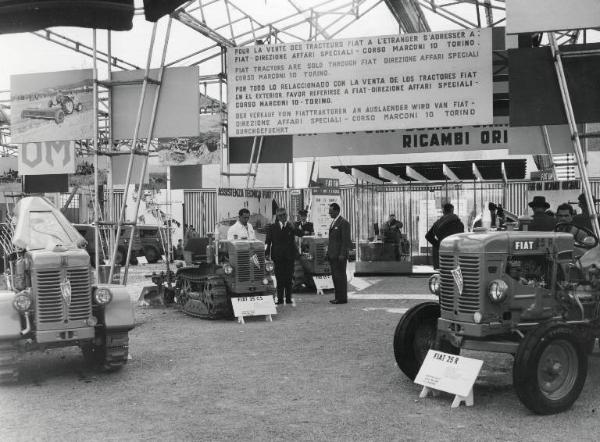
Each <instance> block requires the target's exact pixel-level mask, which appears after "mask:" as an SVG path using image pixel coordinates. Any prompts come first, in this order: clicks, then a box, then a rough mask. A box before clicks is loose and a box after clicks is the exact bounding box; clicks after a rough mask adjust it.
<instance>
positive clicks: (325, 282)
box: [313, 275, 334, 292]
mask: <svg viewBox="0 0 600 442" xmlns="http://www.w3.org/2000/svg"><path fill="white" fill-rule="evenodd" d="M313 281H314V282H315V287H316V289H317V292H322V291H323V290H331V289H333V288H334V287H333V278H332V277H331V275H316V276H313Z"/></svg>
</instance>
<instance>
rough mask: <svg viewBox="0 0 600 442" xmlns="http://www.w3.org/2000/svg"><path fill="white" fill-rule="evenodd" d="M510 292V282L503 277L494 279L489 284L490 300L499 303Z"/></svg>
mask: <svg viewBox="0 0 600 442" xmlns="http://www.w3.org/2000/svg"><path fill="white" fill-rule="evenodd" d="M507 294H508V284H507V283H506V282H504V281H503V280H501V279H494V280H493V281H492V282H490V285H489V286H488V296H489V297H490V301H492V302H493V303H495V304H498V303H500V302H502V301H504V300H505V299H506V295H507Z"/></svg>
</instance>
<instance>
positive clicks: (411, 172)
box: [406, 166, 429, 183]
mask: <svg viewBox="0 0 600 442" xmlns="http://www.w3.org/2000/svg"><path fill="white" fill-rule="evenodd" d="M406 176H407V177H409V178H412V179H413V180H415V181H421V182H423V183H428V182H429V180H428V179H427V178H425V177H424V176H423V175H421V174H420V173H419V172H417V171H416V170H415V169H413V168H412V167H410V166H406Z"/></svg>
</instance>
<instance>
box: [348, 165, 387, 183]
mask: <svg viewBox="0 0 600 442" xmlns="http://www.w3.org/2000/svg"><path fill="white" fill-rule="evenodd" d="M350 175H352V176H353V177H354V178H356V179H359V180H363V181H366V182H367V183H371V184H383V181H381V180H379V179H377V178H375V177H373V176H371V175H369V174H368V173H364V172H363V171H361V170H358V169H357V168H356V167H353V168H352V169H350Z"/></svg>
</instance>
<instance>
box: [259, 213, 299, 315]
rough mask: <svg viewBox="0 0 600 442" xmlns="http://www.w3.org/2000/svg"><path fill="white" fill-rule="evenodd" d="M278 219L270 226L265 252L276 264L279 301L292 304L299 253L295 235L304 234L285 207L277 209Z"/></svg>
mask: <svg viewBox="0 0 600 442" xmlns="http://www.w3.org/2000/svg"><path fill="white" fill-rule="evenodd" d="M276 217H277V219H276V220H275V222H274V223H273V224H271V225H270V226H269V229H268V230H267V238H266V240H265V244H266V245H267V249H266V252H265V254H266V255H267V256H270V257H271V259H272V260H273V264H275V278H277V302H276V303H275V304H277V305H279V304H283V297H284V295H285V302H286V303H287V304H292V303H293V300H292V277H293V275H294V259H295V258H296V256H297V254H298V249H297V248H296V242H295V241H294V237H295V236H302V231H301V230H300V229H298V228H296V227H295V226H294V224H292V222H290V221H289V220H288V216H287V212H286V210H285V209H284V208H283V207H280V208H278V209H277V212H276Z"/></svg>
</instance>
